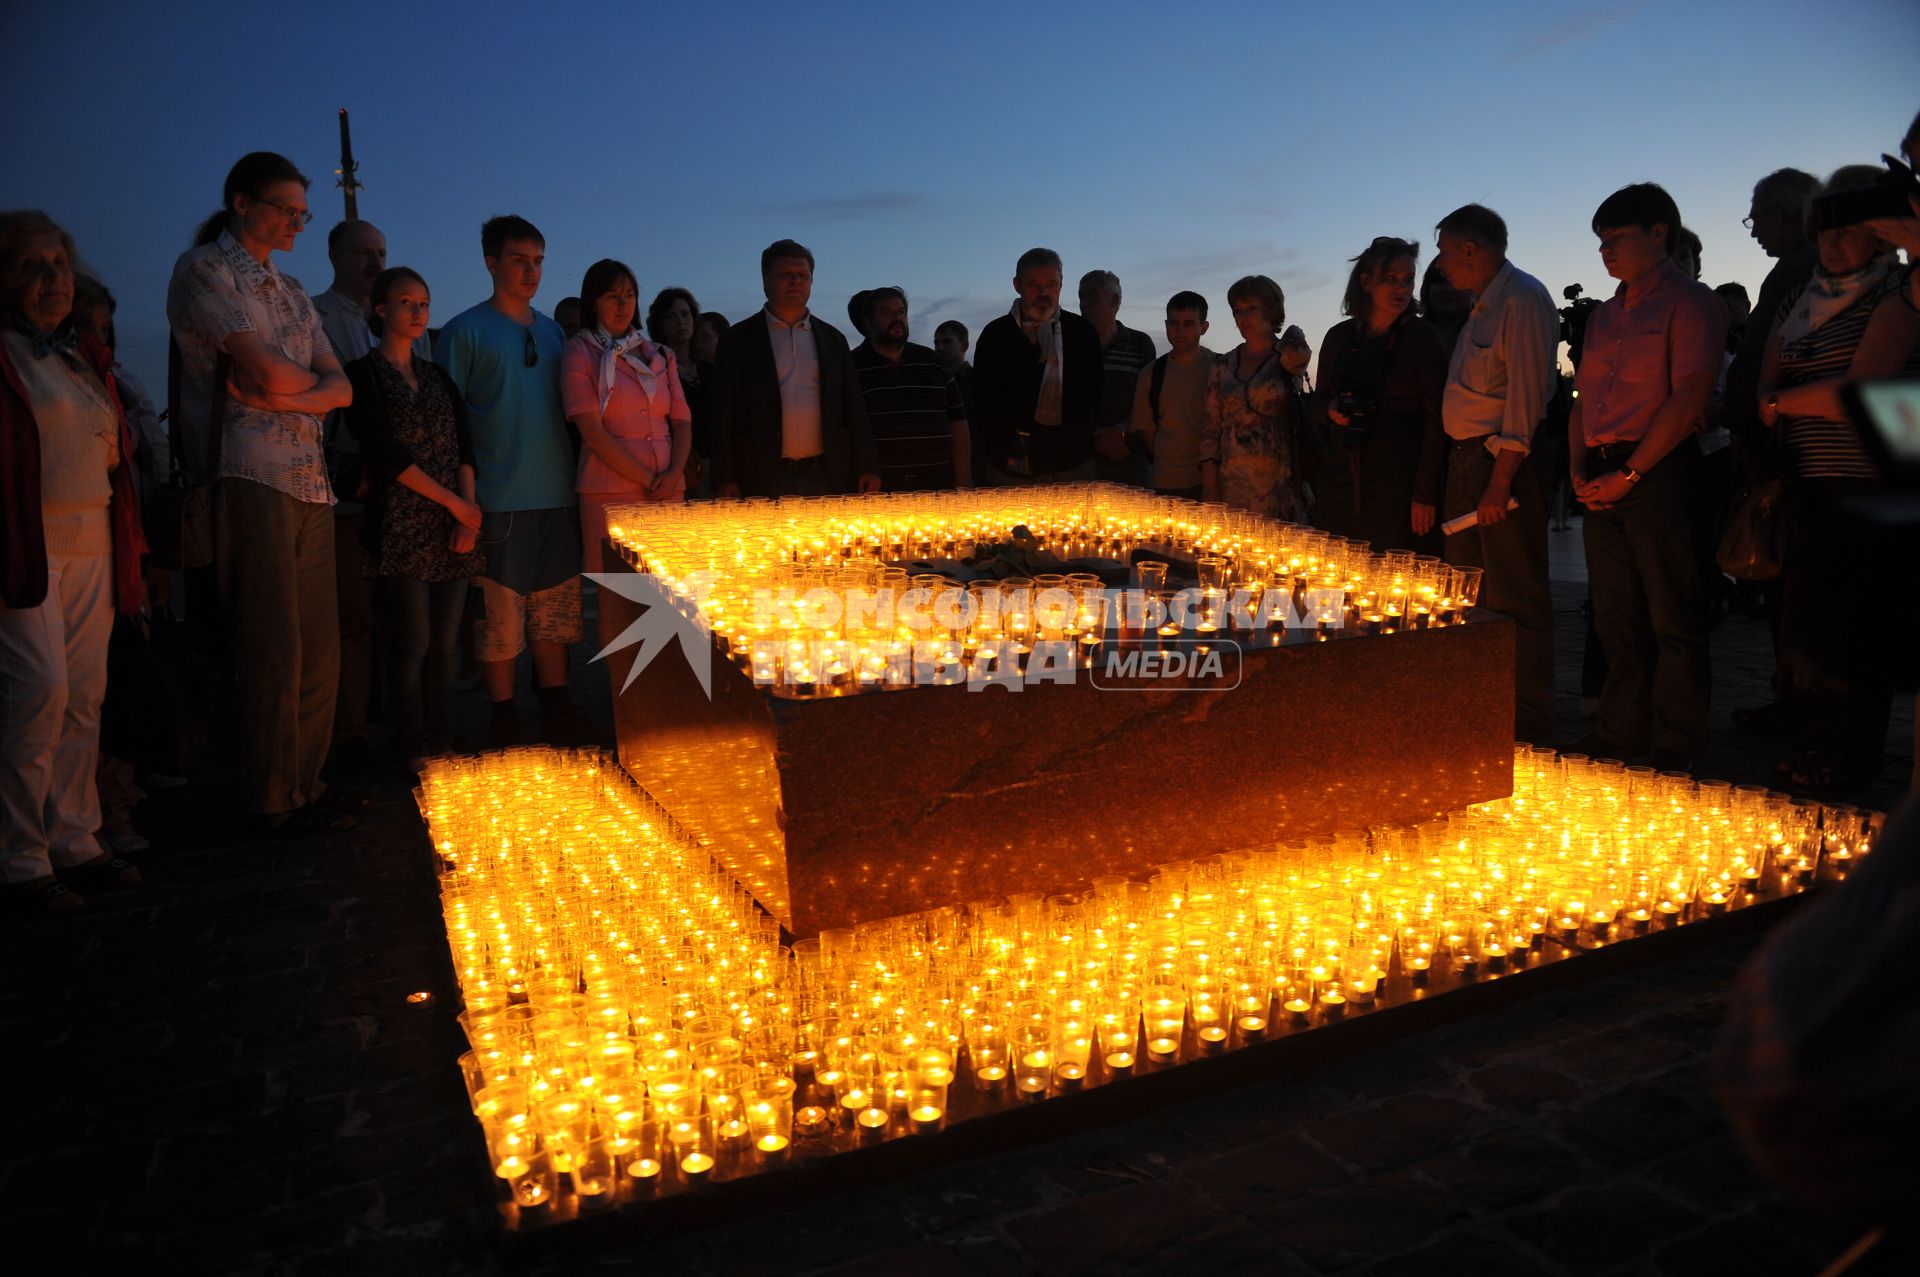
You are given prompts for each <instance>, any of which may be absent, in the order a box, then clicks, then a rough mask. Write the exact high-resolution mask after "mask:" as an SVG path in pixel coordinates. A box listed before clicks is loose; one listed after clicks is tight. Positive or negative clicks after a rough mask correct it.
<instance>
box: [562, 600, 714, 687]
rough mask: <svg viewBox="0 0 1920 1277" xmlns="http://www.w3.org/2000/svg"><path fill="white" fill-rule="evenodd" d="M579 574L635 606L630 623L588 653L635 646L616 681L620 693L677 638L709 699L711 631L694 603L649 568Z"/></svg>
mask: <svg viewBox="0 0 1920 1277" xmlns="http://www.w3.org/2000/svg"><path fill="white" fill-rule="evenodd" d="M582 575H583V576H585V577H586V578H587V579H588V580H589V581H592V582H593V583H594V584H595V585H597V586H599V587H600V588H601V589H602V590H606V591H608V592H609V593H612V594H618V595H619V596H620V597H621V598H623V599H627V600H628V601H630V602H633V603H637V604H639V605H640V608H641V611H640V615H639V616H638V617H636V618H635V619H634V622H633V624H631V625H629V626H627V628H626V629H624V630H622V631H621V632H620V633H619V634H618V635H616V636H615V637H614V639H613V641H612V642H610V643H608V644H607V645H606V647H605V648H603V649H602V650H601V651H600V652H599V653H598V654H596V655H595V656H594V658H593V659H594V660H596V661H598V660H604V659H605V658H606V657H607V656H609V655H611V654H612V653H614V652H618V651H619V650H620V649H622V648H626V647H636V646H637V647H638V648H639V649H640V650H639V651H637V652H635V653H634V654H633V666H632V667H631V668H630V669H628V670H627V681H626V682H624V683H622V684H621V685H620V690H621V691H622V692H624V691H626V690H627V689H628V688H629V687H632V686H633V680H634V679H636V678H638V677H640V671H641V670H644V669H645V668H647V666H648V665H650V664H652V663H653V658H654V657H656V656H658V655H660V653H662V652H664V651H666V650H667V649H668V648H670V647H672V646H673V645H674V644H675V643H678V644H679V645H680V651H681V652H682V653H683V654H684V655H685V656H686V658H687V665H688V666H689V668H691V669H692V670H693V676H694V677H695V678H697V679H699V680H700V690H701V691H703V692H705V693H706V694H707V699H708V700H712V699H713V631H712V630H711V629H709V628H708V626H707V624H706V622H704V621H703V620H701V619H700V612H699V609H698V608H697V607H695V606H694V605H693V604H690V603H687V602H686V601H685V600H683V599H680V598H678V597H677V596H676V595H675V594H674V592H673V591H671V590H669V589H668V588H667V586H666V584H665V583H664V582H662V581H661V580H660V578H659V577H657V576H655V575H653V574H652V573H651V572H586V573H582ZM683 609H684V610H683ZM688 612H691V613H692V615H691V616H689V615H688V614H687V613H688Z"/></svg>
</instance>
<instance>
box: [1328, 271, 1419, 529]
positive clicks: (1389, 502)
mask: <svg viewBox="0 0 1920 1277" xmlns="http://www.w3.org/2000/svg"><path fill="white" fill-rule="evenodd" d="M1419 263H1420V246H1419V245H1417V244H1414V243H1411V242H1409V241H1407V240H1404V239H1394V238H1392V237H1391V236H1383V237H1381V238H1379V239H1376V240H1374V241H1373V243H1372V244H1371V245H1369V246H1368V247H1367V249H1366V251H1365V252H1363V253H1361V254H1360V255H1359V256H1358V257H1356V258H1354V259H1353V270H1352V272H1351V273H1350V274H1349V275H1348V276H1347V292H1346V296H1345V298H1344V299H1343V300H1342V301H1341V303H1340V309H1341V310H1342V311H1343V312H1345V313H1346V314H1347V315H1349V316H1351V318H1349V319H1346V320H1344V321H1342V322H1340V323H1338V324H1335V325H1334V326H1333V327H1332V328H1330V329H1328V330H1327V336H1326V340H1324V341H1322V342H1321V343H1320V375H1319V377H1318V378H1317V379H1316V385H1315V388H1314V389H1315V393H1314V395H1313V396H1312V398H1311V400H1310V401H1309V404H1308V408H1307V415H1308V420H1309V421H1310V422H1311V423H1312V425H1313V427H1314V429H1313V431H1312V434H1313V442H1314V446H1315V448H1316V450H1317V451H1318V452H1319V453H1320V457H1321V463H1320V477H1319V482H1318V484H1317V485H1316V490H1315V497H1316V500H1315V503H1314V510H1313V521H1314V526H1315V527H1319V528H1324V529H1325V530H1327V531H1328V532H1332V533H1334V534H1335V535H1337V536H1343V537H1347V538H1349V539H1351V540H1355V541H1366V542H1370V543H1371V544H1372V546H1373V548H1374V549H1375V550H1377V551H1378V550H1412V549H1419V550H1421V551H1422V552H1423V553H1425V552H1433V553H1437V552H1438V547H1437V546H1434V545H1430V544H1429V542H1431V541H1432V540H1433V539H1434V538H1433V536H1432V534H1433V523H1434V513H1435V511H1437V510H1438V509H1439V506H1440V472H1441V467H1442V466H1443V465H1444V464H1445V461H1446V451H1447V435H1446V431H1445V430H1444V429H1443V428H1442V427H1441V424H1440V397H1441V395H1442V393H1443V392H1444V391H1445V390H1446V384H1447V352H1446V349H1445V347H1444V346H1442V344H1441V338H1440V333H1439V331H1438V330H1437V329H1435V328H1434V327H1433V325H1431V324H1429V323H1427V322H1426V321H1425V320H1424V319H1421V318H1420V317H1419V316H1418V315H1415V314H1414V313H1413V292H1414V286H1415V281H1416V280H1417V279H1418V278H1419V269H1420V265H1419Z"/></svg>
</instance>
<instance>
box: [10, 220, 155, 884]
mask: <svg viewBox="0 0 1920 1277" xmlns="http://www.w3.org/2000/svg"><path fill="white" fill-rule="evenodd" d="M73 265H74V248H73V238H72V237H71V236H70V235H68V234H67V233H66V232H65V231H64V230H62V229H60V227H58V226H57V225H55V224H54V223H53V221H52V220H51V219H49V218H48V217H47V216H46V214H44V213H36V212H17V213H0V294H3V295H0V305H3V306H4V309H5V311H6V325H5V331H4V333H0V871H4V878H5V886H4V892H5V901H6V904H7V906H8V907H9V909H10V910H11V911H16V912H20V913H25V914H31V915H46V914H57V913H68V912H71V911H72V910H75V909H78V908H80V907H81V906H82V905H83V904H84V903H85V901H84V899H83V898H82V897H81V896H80V895H79V893H77V892H76V891H74V890H73V887H72V886H71V885H70V884H71V883H78V884H79V885H81V886H83V887H85V888H87V889H89V890H93V889H107V888H112V887H119V886H129V885H132V884H133V883H137V882H139V881H140V871H139V870H138V869H136V868H134V867H133V866H132V865H131V864H129V863H128V862H127V861H125V860H122V859H121V858H119V857H118V856H115V855H113V854H112V853H111V852H109V851H107V850H105V849H104V848H102V847H101V845H100V843H99V841H98V840H97V838H96V837H95V831H96V830H98V829H99V827H100V801H99V796H98V793H97V791H96V789H95V787H94V769H95V767H96V765H97V762H98V756H99V746H100V703H101V700H102V698H103V697H104V696H105V693H106V687H107V638H108V635H109V634H110V632H111V630H112V626H113V616H114V613H115V612H116V611H119V612H125V613H129V614H131V613H136V612H138V611H139V610H140V609H141V607H142V605H143V603H144V601H145V589H144V585H143V583H142V579H141V571H140V556H141V555H142V553H144V552H145V549H146V544H145V541H144V539H143V538H142V536H141V534H140V507H139V500H138V498H137V497H136V496H135V495H134V485H133V452H134V444H133V435H132V433H131V432H130V431H129V430H128V428H127V423H126V415H125V413H124V412H123V411H122V410H121V407H120V397H119V394H118V392H117V391H116V390H115V388H114V382H113V373H112V368H113V357H112V355H111V354H110V353H109V352H108V351H107V349H106V347H105V346H103V345H102V344H101V343H100V342H99V341H98V340H97V339H95V338H94V337H93V336H91V335H90V334H85V335H83V334H77V333H76V331H75V328H74V324H73V320H72V314H71V312H72V309H73V292H74V285H73Z"/></svg>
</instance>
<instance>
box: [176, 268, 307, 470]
mask: <svg viewBox="0 0 1920 1277" xmlns="http://www.w3.org/2000/svg"><path fill="white" fill-rule="evenodd" d="M167 319H168V321H169V322H170V323H171V324H172V325H173V338H174V341H175V342H176V343H177V344H178V345H179V347H180V413H181V416H182V418H183V420H182V421H181V422H180V444H181V451H182V452H183V453H184V455H183V456H182V457H181V458H180V461H181V465H182V467H183V468H184V469H185V471H186V473H187V475H188V477H189V478H190V479H193V480H195V481H202V480H205V479H206V478H208V477H209V476H207V474H206V458H207V424H208V417H209V416H210V414H211V413H212V405H213V368H214V361H215V359H216V358H217V357H218V355H219V354H220V352H221V350H222V349H223V347H224V345H225V343H226V341H227V339H228V338H229V337H232V336H234V335H235V334H237V333H258V334H259V336H260V339H261V340H262V341H264V342H266V344H267V345H269V346H271V347H272V348H273V349H275V350H277V351H278V352H279V353H280V354H282V355H284V356H285V357H286V358H287V359H289V360H290V361H292V362H293V363H296V364H299V365H300V366H301V367H302V368H312V367H313V365H314V360H316V359H317V358H319V357H320V356H321V355H324V354H329V353H331V352H332V349H333V348H332V346H330V345H329V344H328V342H327V335H326V332H325V331H324V330H323V329H322V328H321V326H320V315H319V312H318V311H316V310H314V308H313V301H312V299H311V298H309V297H308V296H307V293H306V290H305V289H303V288H301V287H300V281H299V280H297V279H295V278H293V276H291V275H283V274H281V273H280V271H279V270H278V269H277V268H276V267H275V266H274V264H273V262H272V260H271V259H269V260H267V261H265V262H262V261H258V260H256V259H255V258H254V256H253V255H252V254H251V253H249V252H247V250H246V249H244V248H242V247H241V246H240V243H239V241H238V240H236V239H234V238H233V236H232V235H231V234H230V233H229V232H227V231H221V232H220V238H219V239H216V240H215V241H213V242H212V243H211V244H203V245H200V246H199V247H197V248H190V249H188V250H187V251H186V252H184V253H182V254H181V255H180V259H179V260H178V261H176V262H175V263H174V265H173V281H172V282H171V283H170V284H168V285H167ZM221 422H222V427H223V428H222V429H221V432H220V470H219V474H218V475H217V476H213V477H218V478H226V479H251V480H253V481H254V482H255V483H261V484H265V485H266V486H267V487H269V488H272V489H274V490H275V491H278V492H284V493H286V494H287V495H288V496H290V497H292V498H293V499H294V500H296V501H306V502H310V503H312V504H315V505H330V504H332V502H333V487H332V485H331V484H330V483H328V482H327V462H326V456H325V454H324V451H323V449H322V446H321V427H320V418H319V417H317V416H315V415H314V414H312V413H307V412H262V411H261V410H259V409H257V408H249V407H246V406H245V405H243V404H240V403H236V402H235V401H234V400H232V399H231V398H229V399H228V400H227V403H226V411H225V412H224V413H223V414H222V416H221Z"/></svg>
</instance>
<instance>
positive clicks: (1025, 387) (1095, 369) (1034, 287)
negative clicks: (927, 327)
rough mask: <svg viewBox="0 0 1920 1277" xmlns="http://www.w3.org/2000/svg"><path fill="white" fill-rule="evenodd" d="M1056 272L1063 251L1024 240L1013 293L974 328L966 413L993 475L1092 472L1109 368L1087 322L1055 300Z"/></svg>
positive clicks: (1054, 477)
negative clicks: (996, 314) (1006, 305)
mask: <svg viewBox="0 0 1920 1277" xmlns="http://www.w3.org/2000/svg"><path fill="white" fill-rule="evenodd" d="M1063 278H1064V271H1063V268H1062V265H1061V262H1060V254H1058V253H1056V252H1054V251H1053V250H1052V249H1050V248H1033V249H1028V250H1027V251H1026V252H1025V253H1023V254H1021V256H1020V260H1019V262H1018V263H1017V264H1016V265H1015V267H1014V274H1013V289H1014V291H1015V292H1016V293H1018V294H1019V297H1018V299H1017V300H1015V302H1014V304H1013V306H1012V308H1011V309H1010V310H1009V311H1008V313H1006V314H1004V315H1002V316H1000V318H998V319H996V320H994V321H993V322H992V323H990V324H988V325H987V326H986V327H985V328H983V329H981V330H980V341H979V344H978V345H977V346H976V347H975V349H974V358H973V394H974V401H973V403H971V404H970V405H968V412H969V415H970V419H971V421H972V424H973V426H974V428H975V429H977V430H979V431H981V432H982V434H984V435H985V445H986V452H987V457H988V459H989V461H990V463H991V465H992V467H993V476H992V477H993V481H994V482H995V483H997V484H1005V485H1012V486H1019V485H1025V484H1034V483H1072V482H1075V481H1078V480H1087V479H1091V478H1093V472H1094V466H1093V428H1094V425H1095V421H1094V418H1095V417H1097V416H1098V415H1099V412H1100V388H1101V384H1102V381H1103V379H1104V377H1105V375H1106V369H1105V366H1104V364H1103V361H1102V359H1101V356H1100V338H1099V336H1098V335H1097V334H1096V333H1095V332H1094V331H1093V325H1092V324H1089V323H1088V322H1087V321H1086V320H1084V319H1082V318H1081V317H1080V316H1078V315H1076V314H1074V313H1073V312H1071V311H1065V310H1061V309H1060V287H1061V282H1062V280H1063Z"/></svg>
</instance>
